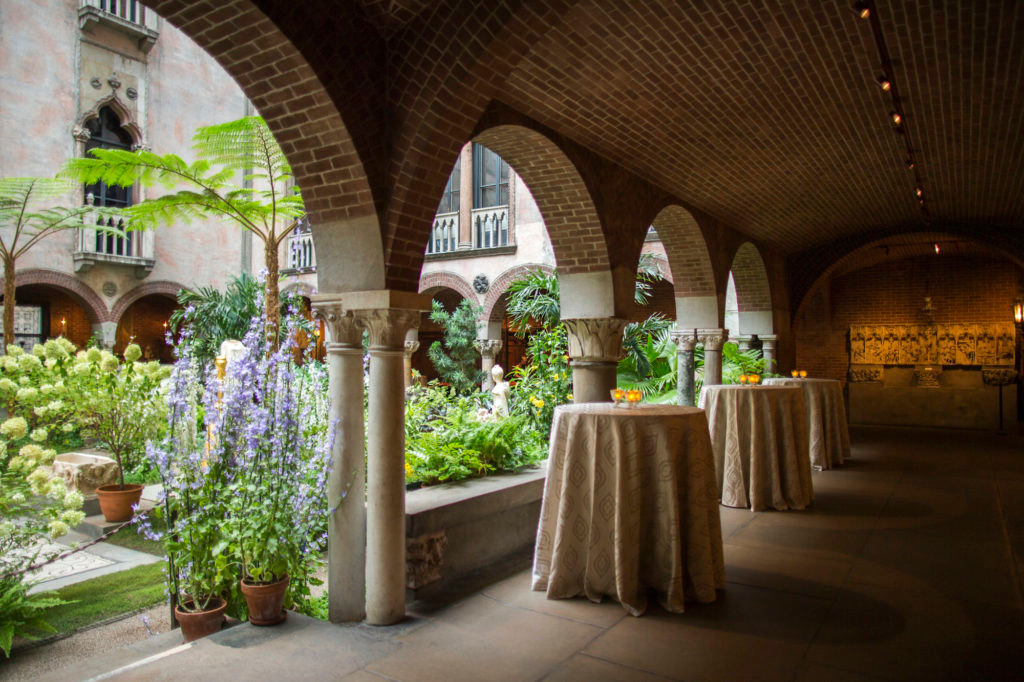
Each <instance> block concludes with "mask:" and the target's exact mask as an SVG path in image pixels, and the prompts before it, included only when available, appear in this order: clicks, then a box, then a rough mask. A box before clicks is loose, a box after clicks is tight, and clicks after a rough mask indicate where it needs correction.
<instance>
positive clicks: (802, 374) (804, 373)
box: [800, 369, 807, 379]
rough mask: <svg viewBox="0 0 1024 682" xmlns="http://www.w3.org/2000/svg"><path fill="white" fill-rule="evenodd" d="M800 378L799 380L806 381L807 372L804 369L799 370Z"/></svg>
mask: <svg viewBox="0 0 1024 682" xmlns="http://www.w3.org/2000/svg"><path fill="white" fill-rule="evenodd" d="M800 378H801V379H806V378H807V370H806V369H802V370H800Z"/></svg>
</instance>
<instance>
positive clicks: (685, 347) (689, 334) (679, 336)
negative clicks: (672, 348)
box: [669, 329, 697, 353]
mask: <svg viewBox="0 0 1024 682" xmlns="http://www.w3.org/2000/svg"><path fill="white" fill-rule="evenodd" d="M669 336H671V337H672V343H674V344H676V350H677V351H679V352H681V353H692V352H693V349H694V348H696V347H697V330H696V329H673V330H671V331H670V332H669Z"/></svg>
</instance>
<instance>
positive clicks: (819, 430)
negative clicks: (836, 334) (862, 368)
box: [764, 378, 850, 469]
mask: <svg viewBox="0 0 1024 682" xmlns="http://www.w3.org/2000/svg"><path fill="white" fill-rule="evenodd" d="M764 383H765V384H767V385H770V386H800V387H801V388H803V389H804V400H806V401H807V429H808V437H809V439H810V448H811V464H812V465H813V466H816V467H818V468H819V469H831V468H832V467H834V466H836V465H837V464H842V463H843V460H844V459H847V458H848V457H849V456H850V430H849V428H847V426H846V404H845V403H844V402H843V384H842V383H841V382H839V381H836V380H835V379H786V378H773V379H765V380H764Z"/></svg>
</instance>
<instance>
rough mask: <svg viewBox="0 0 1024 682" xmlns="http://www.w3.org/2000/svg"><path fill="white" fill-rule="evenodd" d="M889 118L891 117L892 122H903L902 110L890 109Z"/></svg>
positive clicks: (897, 123)
mask: <svg viewBox="0 0 1024 682" xmlns="http://www.w3.org/2000/svg"><path fill="white" fill-rule="evenodd" d="M889 118H891V119H892V122H893V123H895V124H896V125H899V124H901V123H903V117H902V116H900V112H898V111H890V112H889Z"/></svg>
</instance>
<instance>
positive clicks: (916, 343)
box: [850, 324, 1015, 366]
mask: <svg viewBox="0 0 1024 682" xmlns="http://www.w3.org/2000/svg"><path fill="white" fill-rule="evenodd" d="M1014 340H1015V337H1014V332H1013V327H1012V325H1010V324H984V325H983V324H946V325H937V326H933V325H868V326H857V327H850V364H851V365H860V364H880V365H917V364H934V365H939V366H942V365H1012V364H1013V362H1014Z"/></svg>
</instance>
